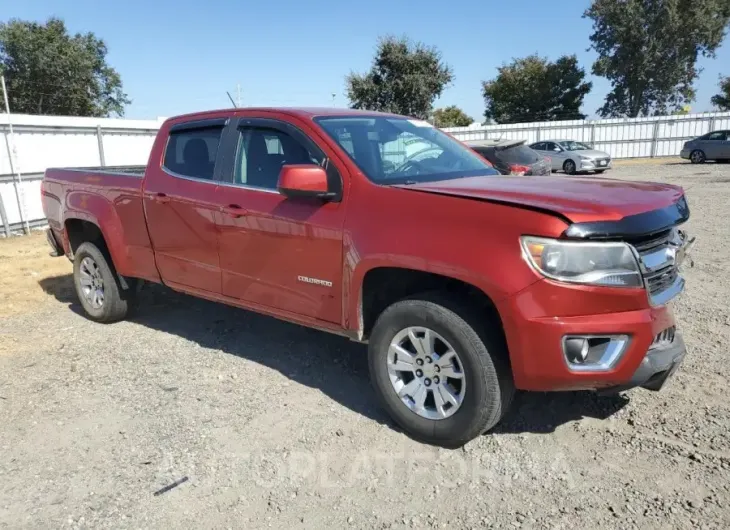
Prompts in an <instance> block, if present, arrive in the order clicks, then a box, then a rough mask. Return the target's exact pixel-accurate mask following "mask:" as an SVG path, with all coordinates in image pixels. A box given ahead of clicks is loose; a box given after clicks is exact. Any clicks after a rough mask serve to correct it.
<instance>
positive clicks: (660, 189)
mask: <svg viewBox="0 0 730 530" xmlns="http://www.w3.org/2000/svg"><path fill="white" fill-rule="evenodd" d="M397 187H399V188H403V189H407V190H413V191H420V192H428V193H438V194H442V195H450V196H455V197H465V198H470V199H475V200H482V201H490V202H496V203H503V204H513V205H515V206H521V207H526V208H531V209H536V210H546V211H549V212H552V213H555V214H558V215H560V216H562V217H564V218H566V219H568V220H569V221H571V222H573V223H589V222H600V221H619V220H621V219H623V218H625V217H627V216H631V215H637V214H642V213H645V212H649V211H652V210H658V209H661V208H665V207H667V206H670V205H672V204H674V203H675V202H677V201H678V200H679V199H680V198H682V196H683V195H684V192H683V190H682V188H680V187H678V186H672V185H669V184H658V183H649V182H628V181H622V180H613V179H606V178H595V177H594V178H568V177H511V176H484V177H466V178H457V179H451V180H442V181H437V182H423V183H419V184H404V185H399V186H397Z"/></svg>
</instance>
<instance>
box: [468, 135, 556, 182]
mask: <svg viewBox="0 0 730 530" xmlns="http://www.w3.org/2000/svg"><path fill="white" fill-rule="evenodd" d="M464 143H466V145H468V146H469V147H471V148H472V149H473V150H474V151H476V152H477V153H479V154H480V155H481V156H482V157H484V158H485V159H486V160H487V161H488V162H490V163H491V164H492V165H493V166H494V168H495V169H496V170H497V171H499V172H500V173H502V175H520V176H522V175H550V174H551V173H552V171H551V162H550V158H548V157H545V156H543V155H541V154H538V153H536V152H535V151H534V150H532V149H530V148H529V147H527V146H526V145H525V140H506V139H505V140H501V139H500V140H468V141H466V142H464Z"/></svg>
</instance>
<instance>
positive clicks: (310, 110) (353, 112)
mask: <svg viewBox="0 0 730 530" xmlns="http://www.w3.org/2000/svg"><path fill="white" fill-rule="evenodd" d="M240 111H264V112H280V113H282V114H289V115H291V116H296V117H299V118H307V119H309V118H314V117H316V116H362V117H366V116H390V117H399V118H403V116H400V115H398V114H392V113H388V112H377V111H373V110H357V109H348V108H330V107H240V108H226V109H217V110H207V111H202V112H192V113H189V114H181V115H179V116H174V117H173V118H174V119H175V120H179V119H197V118H202V117H205V116H208V115H220V114H221V113H224V112H240ZM173 118H171V119H173Z"/></svg>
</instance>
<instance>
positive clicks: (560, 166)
mask: <svg viewBox="0 0 730 530" xmlns="http://www.w3.org/2000/svg"><path fill="white" fill-rule="evenodd" d="M530 147H531V148H532V149H534V150H535V151H537V152H538V153H540V154H541V155H545V156H549V157H550V158H551V159H552V161H553V171H560V170H562V171H565V172H566V173H568V174H569V175H574V174H575V173H581V172H585V171H595V172H596V173H603V172H604V171H606V170H607V169H611V155H609V154H608V153H606V152H605V151H598V150H596V149H593V148H592V147H591V146H589V145H587V144H584V143H582V142H576V141H574V140H543V141H540V142H536V143H534V144H532V145H530Z"/></svg>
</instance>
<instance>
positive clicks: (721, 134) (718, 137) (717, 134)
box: [707, 131, 725, 140]
mask: <svg viewBox="0 0 730 530" xmlns="http://www.w3.org/2000/svg"><path fill="white" fill-rule="evenodd" d="M707 139H708V140H724V139H725V133H724V132H722V131H717V132H714V133H710V135H709V136H708V137H707Z"/></svg>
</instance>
